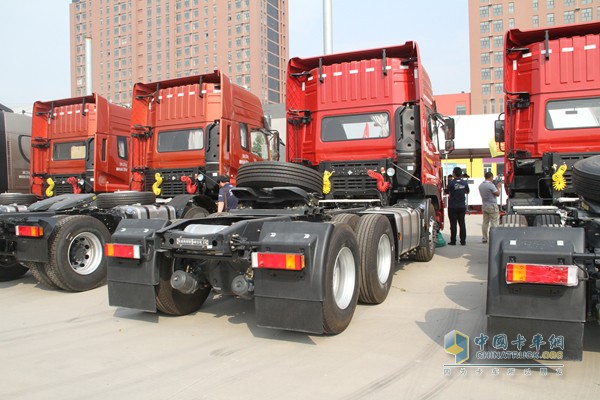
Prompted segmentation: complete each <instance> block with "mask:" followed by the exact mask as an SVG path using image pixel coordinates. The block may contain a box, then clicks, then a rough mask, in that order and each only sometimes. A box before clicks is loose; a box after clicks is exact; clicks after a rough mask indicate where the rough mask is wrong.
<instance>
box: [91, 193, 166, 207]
mask: <svg viewBox="0 0 600 400" xmlns="http://www.w3.org/2000/svg"><path fill="white" fill-rule="evenodd" d="M155 201H156V196H155V195H154V193H152V192H135V191H125V192H114V193H100V194H99V195H98V196H97V197H96V205H97V206H98V208H113V207H116V206H128V205H130V204H138V203H139V204H141V205H150V204H154V202H155Z"/></svg>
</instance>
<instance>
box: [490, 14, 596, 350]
mask: <svg viewBox="0 0 600 400" xmlns="http://www.w3.org/2000/svg"><path fill="white" fill-rule="evenodd" d="M598 65H600V23H592V24H585V25H572V26H561V27H553V28H550V29H538V30H531V31H520V30H511V31H508V33H507V34H506V37H505V57H504V86H505V92H506V96H505V113H504V120H499V121H497V122H496V141H497V142H499V143H500V144H501V146H503V147H504V151H505V186H506V190H507V192H508V194H509V198H508V201H507V214H506V215H504V216H503V218H502V220H501V226H500V227H498V228H495V229H492V232H491V235H490V247H489V267H488V268H489V270H488V292H487V331H488V335H487V336H488V337H489V343H488V344H489V345H490V346H488V349H491V350H492V351H494V350H498V349H497V348H493V346H494V345H495V344H497V343H500V342H503V338H507V339H508V341H509V342H510V341H514V342H513V343H516V345H519V344H521V346H520V347H519V346H517V348H512V349H508V350H515V353H519V352H521V351H523V352H524V351H531V352H533V353H535V354H530V355H529V356H528V357H530V358H539V359H547V360H552V359H581V358H582V352H583V334H584V323H585V322H586V321H587V320H591V319H598V316H599V315H598V314H599V304H600V302H599V300H600V291H599V289H598V284H597V281H598V278H599V277H600V274H599V272H598V265H599V263H600V256H599V253H600V241H599V240H598V237H599V234H600V190H599V189H598V188H599V187H600V186H599V185H600V155H598V154H600V69H599V68H598ZM521 339H523V340H526V341H527V342H526V343H525V342H523V340H521ZM523 345H524V346H526V347H525V348H523ZM502 350H507V349H505V348H503V349H502ZM511 354H512V353H511ZM517 358H518V357H517Z"/></svg>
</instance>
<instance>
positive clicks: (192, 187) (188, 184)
mask: <svg viewBox="0 0 600 400" xmlns="http://www.w3.org/2000/svg"><path fill="white" fill-rule="evenodd" d="M179 179H180V180H181V182H183V183H185V190H186V191H187V192H188V193H189V194H194V193H196V191H197V190H198V185H196V184H195V183H192V178H190V177H189V176H182V177H181V178H179Z"/></svg>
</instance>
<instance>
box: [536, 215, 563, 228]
mask: <svg viewBox="0 0 600 400" xmlns="http://www.w3.org/2000/svg"><path fill="white" fill-rule="evenodd" d="M533 226H547V227H550V228H559V227H561V226H562V225H561V223H560V216H559V215H556V214H543V215H536V216H535V219H534V220H533Z"/></svg>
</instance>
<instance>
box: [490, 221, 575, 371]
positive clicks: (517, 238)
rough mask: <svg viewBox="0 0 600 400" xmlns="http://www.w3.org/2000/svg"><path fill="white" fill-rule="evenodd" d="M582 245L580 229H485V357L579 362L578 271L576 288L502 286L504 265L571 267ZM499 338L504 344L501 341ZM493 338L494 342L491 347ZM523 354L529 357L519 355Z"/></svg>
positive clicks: (523, 285) (518, 284) (506, 359)
mask: <svg viewBox="0 0 600 400" xmlns="http://www.w3.org/2000/svg"><path fill="white" fill-rule="evenodd" d="M584 244H585V238H584V230H583V229H580V228H549V227H529V228H508V227H499V228H494V229H492V230H491V232H490V247H489V262H488V291H487V308H486V314H487V335H488V337H489V342H488V343H487V348H486V350H488V351H490V353H488V355H489V354H495V355H499V354H505V355H506V354H507V353H506V351H507V350H508V351H515V352H521V355H518V354H516V353H515V356H514V357H509V358H502V357H501V356H499V357H497V358H502V359H503V360H504V361H506V362H510V361H508V360H511V359H523V358H525V359H538V360H543V361H544V362H548V363H552V362H557V361H560V360H581V358H582V353H583V329H584V322H585V304H586V282H585V281H582V280H581V279H582V277H583V273H582V271H578V278H579V283H578V285H577V286H558V285H541V284H537V285H536V284H526V283H517V284H507V283H506V264H507V263H509V262H513V263H529V264H547V265H558V264H564V265H573V258H572V254H573V252H577V253H582V252H583V251H584ZM502 335H505V337H506V339H507V340H501V339H502V337H501V336H502ZM495 337H498V338H500V340H499V341H497V342H496V340H495V339H494V338H495ZM523 339H524V340H525V341H523ZM494 342H496V344H498V343H507V344H508V349H506V348H499V347H497V346H496V347H494V346H493V345H494ZM502 351H504V353H502ZM524 352H530V354H529V355H527V356H524V355H523V354H522V353H524ZM531 353H533V354H534V355H532V354H531ZM484 355H485V354H484ZM494 357H495V356H493V357H482V358H483V359H489V358H494Z"/></svg>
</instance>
